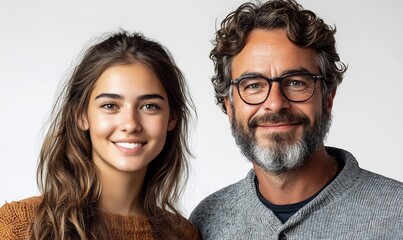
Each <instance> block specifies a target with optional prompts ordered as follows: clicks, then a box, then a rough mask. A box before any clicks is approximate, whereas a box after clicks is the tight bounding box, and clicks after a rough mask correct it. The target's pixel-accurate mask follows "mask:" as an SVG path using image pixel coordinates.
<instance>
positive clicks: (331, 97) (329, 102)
mask: <svg viewBox="0 0 403 240" xmlns="http://www.w3.org/2000/svg"><path fill="white" fill-rule="evenodd" d="M335 96H336V89H335V90H333V91H332V92H331V93H329V94H328V95H327V98H326V101H327V103H326V106H327V109H328V110H329V112H331V111H332V108H333V100H334V97H335Z"/></svg>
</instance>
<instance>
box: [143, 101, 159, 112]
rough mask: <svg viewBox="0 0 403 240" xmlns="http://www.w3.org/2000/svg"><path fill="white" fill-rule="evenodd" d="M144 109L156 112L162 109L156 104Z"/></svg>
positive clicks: (147, 105) (146, 106)
mask: <svg viewBox="0 0 403 240" xmlns="http://www.w3.org/2000/svg"><path fill="white" fill-rule="evenodd" d="M142 108H143V109H145V110H150V111H155V110H158V109H160V107H159V106H157V105H155V104H151V103H149V104H145V105H143V107H142Z"/></svg>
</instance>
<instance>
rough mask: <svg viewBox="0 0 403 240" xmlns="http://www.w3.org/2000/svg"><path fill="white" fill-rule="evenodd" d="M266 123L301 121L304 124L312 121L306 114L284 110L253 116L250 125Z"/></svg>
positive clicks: (252, 126) (251, 126)
mask: <svg viewBox="0 0 403 240" xmlns="http://www.w3.org/2000/svg"><path fill="white" fill-rule="evenodd" d="M264 123H274V124H275V123H301V124H303V125H309V124H310V123H311V121H310V120H309V118H308V116H307V115H305V114H302V113H300V114H292V113H290V112H289V111H282V112H279V113H265V114H263V115H260V116H256V117H254V118H252V120H251V121H250V122H249V124H248V125H249V127H250V128H256V127H257V126H258V125H260V124H264Z"/></svg>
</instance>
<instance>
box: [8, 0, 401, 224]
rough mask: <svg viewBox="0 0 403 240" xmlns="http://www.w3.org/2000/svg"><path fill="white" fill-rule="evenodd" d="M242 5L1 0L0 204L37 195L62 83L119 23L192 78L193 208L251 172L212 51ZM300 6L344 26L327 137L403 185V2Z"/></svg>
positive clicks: (182, 0) (234, 0) (231, 0)
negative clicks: (157, 46)
mask: <svg viewBox="0 0 403 240" xmlns="http://www.w3.org/2000/svg"><path fill="white" fill-rule="evenodd" d="M242 2H243V1H241V0H219V1H217V0H203V1H197V0H172V1H164V0H160V1H156V0H155V1H136V0H127V1H113V2H112V1H106V0H97V1H95V0H91V1H82V0H69V1H53V0H38V1H21V0H13V1H6V0H1V1H0V134H1V135H0V205H2V204H3V203H4V202H5V201H12V200H19V199H22V198H26V197H29V196H32V195H37V194H38V190H37V187H36V181H35V171H36V164H37V156H38V152H39V149H40V146H41V141H42V137H43V134H44V129H43V126H44V124H45V122H46V120H47V119H48V116H49V113H50V109H51V107H52V104H53V102H54V98H55V95H56V92H57V90H58V85H59V84H60V83H61V82H63V81H64V80H65V79H66V77H67V76H68V75H69V73H70V70H71V68H72V66H73V65H75V64H76V63H77V59H78V56H79V54H80V52H81V51H82V50H83V49H85V48H86V46H88V44H91V43H92V42H93V40H94V37H96V36H99V35H100V34H102V33H104V32H111V31H115V30H117V29H118V28H120V27H121V28H124V29H126V30H129V31H138V32H142V33H143V34H144V35H146V36H147V37H150V38H153V39H155V40H157V41H159V42H161V43H162V44H163V45H165V46H167V47H168V49H169V50H170V51H171V52H172V53H173V56H174V58H175V60H176V62H177V64H178V65H179V67H180V68H181V69H182V70H183V72H184V73H185V75H186V78H187V80H188V84H189V87H190V91H191V94H192V96H193V100H194V102H195V105H196V108H197V111H198V121H197V125H196V126H195V127H194V130H193V132H192V137H191V147H192V150H193V152H194V154H195V156H196V158H195V159H192V160H191V164H192V172H191V176H190V179H189V182H188V185H187V188H186V191H185V194H184V196H183V204H182V210H183V212H184V214H185V215H186V216H188V215H189V214H190V212H191V210H192V209H193V208H194V207H195V206H196V204H198V203H199V202H200V201H201V200H202V199H203V198H204V197H205V196H207V195H208V194H210V193H212V192H213V191H215V190H218V189H219V188H222V187H224V186H226V185H228V184H231V183H233V182H235V181H238V180H239V179H241V178H243V177H244V176H245V175H246V173H247V171H248V170H249V169H250V167H251V165H250V163H249V162H247V160H245V159H244V158H243V156H242V154H241V153H240V151H239V150H238V147H237V146H236V145H235V143H234V140H233V137H232V135H231V132H230V128H229V123H228V119H227V116H226V115H225V114H223V113H222V112H221V110H220V109H219V108H218V106H216V105H215V102H214V97H213V88H212V86H211V83H210V77H211V75H212V73H213V64H212V62H211V61H210V60H209V58H208V54H209V52H210V50H211V48H212V44H211V40H212V39H213V37H214V32H215V28H216V25H217V24H218V23H219V22H221V20H222V19H223V18H224V17H225V16H226V15H227V14H228V13H229V12H230V11H232V10H234V9H235V8H236V7H238V6H239V5H240V4H241V3H242ZM300 3H301V4H302V5H303V6H304V7H306V8H309V9H311V10H313V11H314V12H316V13H317V14H318V15H319V16H320V17H322V18H323V19H324V20H325V21H326V22H327V23H328V24H331V25H333V24H335V25H336V27H337V29H338V31H337V34H336V40H337V47H338V51H339V53H340V56H341V59H342V61H344V62H345V63H347V64H348V65H349V69H348V72H347V74H346V76H345V79H344V82H343V83H342V84H341V85H340V87H339V89H338V92H337V95H336V98H335V103H334V109H333V114H334V119H333V125H332V128H331V130H330V133H329V136H328V140H327V142H326V144H327V145H332V146H336V147H341V148H344V149H346V150H348V151H350V152H352V153H353V154H354V155H355V157H356V158H357V160H358V162H359V164H360V166H361V167H363V168H365V169H369V170H371V171H374V172H377V173H380V174H382V175H385V176H388V177H390V178H394V179H397V180H399V181H403V159H402V157H401V154H400V150H401V149H402V147H403V141H402V136H403V125H402V123H403V107H402V103H403V94H402V91H403V77H402V76H403V27H402V24H403V14H401V10H402V9H403V2H402V1H399V0H385V1H375V0H371V1H366V0H357V1H349V0H338V1H319V0H301V1H300Z"/></svg>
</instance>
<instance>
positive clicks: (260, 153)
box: [231, 106, 331, 174]
mask: <svg viewBox="0 0 403 240" xmlns="http://www.w3.org/2000/svg"><path fill="white" fill-rule="evenodd" d="M322 109H323V111H322V119H315V124H314V126H313V127H310V120H309V118H308V117H307V116H306V115H297V116H295V115H292V114H291V113H289V112H281V113H278V114H270V115H269V114H267V115H266V116H265V117H260V118H259V119H283V120H286V119H300V121H301V122H303V127H304V128H303V133H302V138H301V140H300V141H297V142H294V143H290V141H295V139H293V138H292V136H295V134H293V132H289V133H278V134H268V135H267V136H266V138H267V139H269V140H270V141H271V142H272V145H271V146H267V147H266V146H259V144H258V143H257V141H256V135H255V132H256V127H255V126H254V125H256V122H258V121H259V120H255V121H254V122H255V123H252V122H253V120H252V121H251V122H250V123H249V124H248V126H247V127H243V126H242V125H241V123H239V122H237V121H236V120H235V111H234V109H232V112H233V115H232V123H231V129H232V134H233V135H234V138H235V141H236V143H237V144H238V146H239V147H240V148H241V151H242V153H243V154H244V155H245V156H246V158H247V159H249V160H250V161H251V162H252V163H255V164H257V165H258V166H260V167H261V168H262V169H263V170H265V171H267V172H273V173H276V174H281V173H285V172H288V171H291V170H293V169H296V168H298V167H299V166H302V165H303V164H304V163H305V162H306V161H307V160H308V159H309V157H310V156H311V155H312V154H313V153H314V152H315V151H316V150H317V149H318V148H319V147H321V146H323V142H324V140H325V138H326V135H327V133H328V131H329V128H330V125H331V115H330V113H329V111H328V110H327V108H326V107H325V106H323V108H322ZM262 121H265V120H262ZM266 121H267V120H266ZM275 121H279V120H275Z"/></svg>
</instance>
